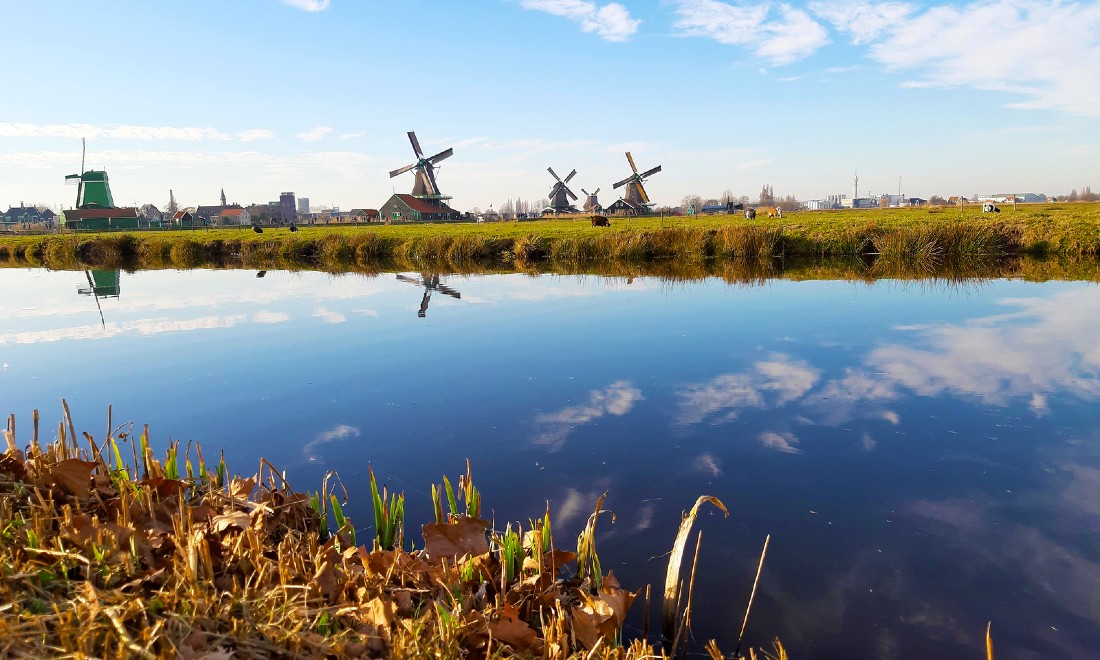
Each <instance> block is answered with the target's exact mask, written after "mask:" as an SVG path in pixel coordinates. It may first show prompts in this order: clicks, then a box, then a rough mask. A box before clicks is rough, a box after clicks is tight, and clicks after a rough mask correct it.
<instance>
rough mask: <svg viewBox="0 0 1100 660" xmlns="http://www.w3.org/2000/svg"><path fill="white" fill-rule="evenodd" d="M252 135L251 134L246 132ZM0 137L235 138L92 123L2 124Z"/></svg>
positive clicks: (190, 129)
mask: <svg viewBox="0 0 1100 660" xmlns="http://www.w3.org/2000/svg"><path fill="white" fill-rule="evenodd" d="M245 132H246V133H249V132H251V131H245ZM0 137H31V138H72V139H77V138H89V139H94V138H114V139H118V140H180V141H184V142H198V141H201V140H231V139H232V136H230V135H229V134H228V133H225V132H223V131H219V130H218V129H216V128H211V127H209V126H134V125H124V126H115V127H112V128H105V127H103V126H93V125H91V124H31V123H26V122H0Z"/></svg>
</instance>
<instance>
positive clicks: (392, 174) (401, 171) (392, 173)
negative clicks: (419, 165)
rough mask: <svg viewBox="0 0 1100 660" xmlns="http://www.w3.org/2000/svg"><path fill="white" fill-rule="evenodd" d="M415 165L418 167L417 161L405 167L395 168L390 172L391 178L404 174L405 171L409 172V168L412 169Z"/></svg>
mask: <svg viewBox="0 0 1100 660" xmlns="http://www.w3.org/2000/svg"><path fill="white" fill-rule="evenodd" d="M414 167H416V163H412V164H410V165H406V166H405V167H402V168H401V169H399V170H394V171H392V172H390V178H391V179H392V178H393V177H395V176H397V175H398V174H404V173H405V172H408V171H409V170H411V169H412V168H414Z"/></svg>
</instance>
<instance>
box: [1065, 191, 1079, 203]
mask: <svg viewBox="0 0 1100 660" xmlns="http://www.w3.org/2000/svg"><path fill="white" fill-rule="evenodd" d="M1077 200H1078V197H1077V189H1076V188H1074V189H1073V190H1071V191H1069V197H1067V198H1066V201H1068V202H1076V201H1077Z"/></svg>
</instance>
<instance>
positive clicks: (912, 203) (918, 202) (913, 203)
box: [909, 197, 928, 206]
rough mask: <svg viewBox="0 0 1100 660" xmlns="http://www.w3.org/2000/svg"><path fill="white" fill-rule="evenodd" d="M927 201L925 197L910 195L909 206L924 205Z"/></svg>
mask: <svg viewBox="0 0 1100 660" xmlns="http://www.w3.org/2000/svg"><path fill="white" fill-rule="evenodd" d="M927 203H928V200H927V199H921V198H920V197H910V198H909V206H924V205H925V204H927Z"/></svg>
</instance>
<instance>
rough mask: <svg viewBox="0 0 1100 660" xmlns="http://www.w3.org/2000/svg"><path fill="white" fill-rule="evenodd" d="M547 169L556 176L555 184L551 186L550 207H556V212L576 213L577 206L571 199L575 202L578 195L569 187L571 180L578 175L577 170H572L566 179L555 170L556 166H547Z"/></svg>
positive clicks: (551, 174)
mask: <svg viewBox="0 0 1100 660" xmlns="http://www.w3.org/2000/svg"><path fill="white" fill-rule="evenodd" d="M546 171H547V172H549V173H550V176H552V177H554V185H553V187H551V188H550V208H552V209H554V212H555V213H576V212H577V207H575V206H573V204H572V203H571V202H570V201H569V200H570V199H572V200H573V201H574V202H575V201H577V196H576V195H575V194H573V191H572V190H570V189H569V182H570V181H572V180H573V177H575V176H577V170H573V171H572V172H570V173H569V176H567V177H565V180H564V181H562V179H561V177H559V176H558V174H557V172H555V171H554V168H552V167H547V168H546Z"/></svg>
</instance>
